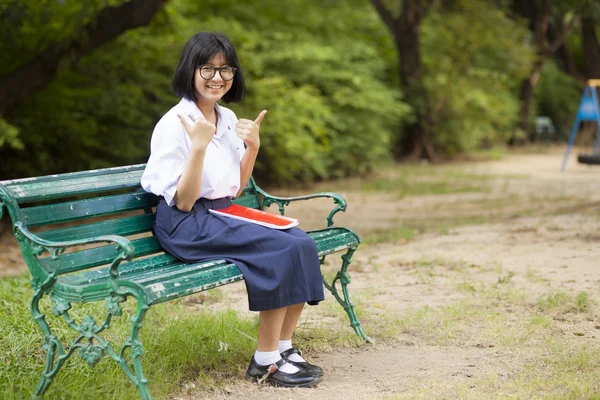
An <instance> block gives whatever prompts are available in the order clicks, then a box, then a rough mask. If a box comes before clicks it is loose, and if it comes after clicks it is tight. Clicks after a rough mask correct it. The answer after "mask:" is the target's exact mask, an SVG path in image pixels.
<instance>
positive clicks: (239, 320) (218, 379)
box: [0, 275, 362, 400]
mask: <svg viewBox="0 0 600 400" xmlns="http://www.w3.org/2000/svg"><path fill="white" fill-rule="evenodd" d="M0 292H1V293H2V299H1V300H0V310H1V317H0V337H2V340H0V398H2V399H20V398H31V396H32V393H33V391H34V390H35V388H36V386H37V384H38V382H39V378H40V376H41V373H42V369H43V366H44V363H45V353H44V352H43V351H42V340H43V337H42V335H41V333H40V331H39V328H38V327H37V325H35V323H34V321H33V318H32V316H31V313H30V311H29V302H30V299H31V296H32V290H31V287H30V286H29V281H28V277H27V276H25V275H21V276H17V277H12V278H4V279H0ZM224 296H225V295H224V294H223V293H222V292H220V291H216V292H215V294H214V297H213V296H208V298H211V301H214V300H212V299H214V298H217V299H218V298H221V299H222V298H223V297H224ZM330 300H331V299H330ZM42 303H43V304H42V307H41V308H42V311H43V312H45V314H46V319H47V321H48V323H49V324H50V326H51V328H52V329H53V332H54V334H56V336H57V337H58V338H59V339H61V341H62V343H63V344H64V345H66V344H67V343H68V341H69V340H72V339H73V338H74V337H75V335H74V334H73V333H72V330H71V329H70V328H69V327H68V326H67V325H66V324H65V323H64V321H62V320H61V319H57V318H55V317H54V316H53V315H52V312H51V304H50V302H49V301H43V302H42ZM329 303H330V305H331V307H332V308H337V309H338V310H336V314H339V313H340V312H341V313H343V314H344V315H345V313H344V311H343V309H342V308H341V307H340V306H339V305H338V304H337V302H335V301H334V300H331V301H327V302H324V303H323V304H329ZM104 307H105V306H104V303H102V302H100V303H93V304H88V305H84V306H81V305H78V304H73V310H72V313H71V315H72V316H73V317H74V319H76V320H78V321H80V320H81V319H82V318H83V316H84V315H86V314H90V315H92V316H94V317H95V319H96V321H100V320H101V319H102V318H103V316H105V308H104ZM136 307H137V306H136V304H135V302H133V301H131V300H130V301H127V302H125V303H123V309H124V313H123V316H122V317H120V318H114V319H113V322H112V323H111V327H110V329H109V330H108V331H106V334H104V333H103V334H102V335H104V337H105V338H106V339H108V340H110V342H111V343H112V344H113V347H114V348H118V345H119V344H121V343H123V341H124V339H125V338H126V337H127V336H128V335H129V330H130V327H131V325H130V323H129V318H130V317H131V315H132V312H133V311H134V309H135V308H136ZM309 312H310V311H309ZM346 321H347V317H346ZM346 325H349V323H348V322H346ZM257 327H258V321H257V318H252V317H245V316H241V315H240V314H238V313H236V312H234V311H232V310H228V311H222V312H209V311H206V310H202V309H201V308H200V307H194V308H193V310H192V309H191V308H190V307H186V306H185V304H184V301H182V300H178V301H174V302H170V303H167V304H162V305H157V306H154V307H152V308H151V309H150V310H149V311H148V312H147V314H146V318H145V320H144V326H143V328H142V330H141V340H142V343H143V345H144V348H145V353H144V355H143V357H142V364H143V367H144V371H145V374H146V377H147V378H148V380H149V386H150V391H151V393H152V395H153V398H157V399H161V398H168V395H169V394H170V393H173V392H176V391H179V390H182V388H184V387H185V386H186V385H188V384H190V383H191V384H194V385H195V386H196V387H203V388H205V389H210V388H218V387H222V386H223V385H226V384H227V383H228V382H232V381H237V380H239V379H242V378H243V374H244V371H245V369H246V368H247V364H248V362H249V360H250V357H251V356H252V354H253V352H254V350H255V349H256V341H255V339H253V338H255V337H256V333H257ZM360 343H362V341H361V340H360V339H358V338H357V337H356V335H355V334H354V332H353V331H352V329H350V328H349V329H341V330H338V331H332V330H331V329H329V327H328V326H318V325H317V326H313V325H311V326H310V327H308V328H307V327H305V326H304V323H303V322H302V320H301V321H300V325H299V327H298V330H297V335H296V339H295V344H297V345H298V346H299V347H301V348H302V349H303V350H304V351H305V353H306V354H311V352H312V351H316V350H322V349H328V348H331V347H332V346H357V345H359V344H360ZM45 398H48V399H85V398H87V399H94V400H96V399H118V400H122V399H139V394H138V391H137V390H136V389H135V387H133V385H132V384H131V383H130V382H129V380H128V379H127V378H126V376H125V374H124V373H123V372H122V371H121V370H120V368H119V367H118V366H117V364H116V363H114V362H113V361H112V360H111V359H110V358H108V357H104V358H102V359H101V360H100V362H99V363H98V365H97V366H96V367H95V368H93V369H92V368H90V367H89V366H88V365H87V364H86V363H85V362H84V361H83V360H82V359H81V358H80V357H79V356H78V354H77V352H75V353H74V354H73V356H72V357H71V358H69V359H68V360H67V362H66V363H65V365H64V366H63V368H62V369H61V370H60V372H59V373H58V375H57V376H56V377H55V380H54V382H53V383H52V385H51V386H50V389H49V390H48V392H47V394H46V397H45Z"/></svg>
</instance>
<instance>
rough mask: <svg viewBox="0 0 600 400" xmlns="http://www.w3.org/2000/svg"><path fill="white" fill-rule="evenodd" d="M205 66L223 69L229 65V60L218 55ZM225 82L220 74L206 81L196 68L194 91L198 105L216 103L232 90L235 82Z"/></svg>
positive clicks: (221, 54)
mask: <svg viewBox="0 0 600 400" xmlns="http://www.w3.org/2000/svg"><path fill="white" fill-rule="evenodd" d="M204 65H211V66H213V67H216V68H221V67H224V66H226V65H227V60H226V59H225V55H224V54H223V53H217V54H215V55H214V56H212V57H211V58H210V59H209V60H208V62H207V63H206V64H204ZM234 79H235V77H234V78H233V79H232V80H230V81H225V80H223V78H222V77H221V73H220V72H216V73H215V76H213V77H212V79H208V80H207V79H204V78H202V76H200V68H196V70H195V72H194V89H195V91H196V98H197V99H198V103H204V102H211V103H215V102H217V101H218V100H221V98H222V97H223V96H224V95H225V93H227V91H229V89H231V85H233V80H234Z"/></svg>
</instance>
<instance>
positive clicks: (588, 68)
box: [581, 0, 600, 79]
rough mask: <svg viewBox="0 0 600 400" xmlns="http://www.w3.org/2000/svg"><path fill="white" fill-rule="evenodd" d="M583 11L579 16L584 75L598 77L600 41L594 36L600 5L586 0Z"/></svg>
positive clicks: (599, 73) (599, 17) (591, 77)
mask: <svg viewBox="0 0 600 400" xmlns="http://www.w3.org/2000/svg"><path fill="white" fill-rule="evenodd" d="M585 7H586V8H585V12H584V15H583V17H582V18H581V39H582V43H583V54H584V62H585V77H586V78H587V79H598V78H600V43H598V37H597V36H596V26H597V23H596V21H600V5H599V4H597V3H595V4H592V0H586V4H585Z"/></svg>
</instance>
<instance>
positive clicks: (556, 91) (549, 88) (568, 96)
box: [534, 60, 582, 136]
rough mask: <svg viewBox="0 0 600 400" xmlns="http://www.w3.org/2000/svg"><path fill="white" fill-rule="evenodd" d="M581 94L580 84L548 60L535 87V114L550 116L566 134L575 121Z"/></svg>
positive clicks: (555, 124) (558, 128)
mask: <svg viewBox="0 0 600 400" xmlns="http://www.w3.org/2000/svg"><path fill="white" fill-rule="evenodd" d="M581 94H582V87H581V84H580V83H579V82H578V81H577V80H576V79H575V78H574V77H572V76H570V75H568V74H566V73H564V72H563V71H561V70H560V69H559V68H558V67H557V66H556V63H555V62H554V61H553V60H548V61H547V62H546V63H544V66H543V67H542V72H541V73H540V77H539V82H538V85H537V87H536V88H535V99H534V100H535V104H536V111H537V115H544V116H550V117H551V118H552V120H553V122H554V126H555V127H556V129H557V130H558V131H559V132H562V133H563V136H566V135H567V134H568V132H569V131H570V130H571V127H572V125H573V121H575V115H576V113H577V108H578V107H579V102H580V100H581Z"/></svg>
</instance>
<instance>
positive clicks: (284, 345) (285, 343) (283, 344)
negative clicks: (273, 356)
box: [279, 339, 306, 362]
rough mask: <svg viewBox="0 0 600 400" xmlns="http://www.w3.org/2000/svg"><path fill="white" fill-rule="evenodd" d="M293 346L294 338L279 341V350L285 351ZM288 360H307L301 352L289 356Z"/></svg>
mask: <svg viewBox="0 0 600 400" xmlns="http://www.w3.org/2000/svg"><path fill="white" fill-rule="evenodd" d="M292 347H294V346H292V340H291V339H290V340H280V341H279V352H280V353H283V352H284V351H286V350H289V349H291V348H292ZM288 360H290V361H295V362H305V361H306V360H305V359H304V358H302V357H300V354H292V355H290V356H289V357H288Z"/></svg>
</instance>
